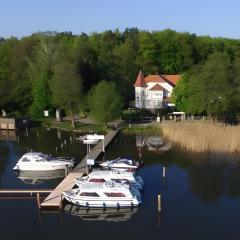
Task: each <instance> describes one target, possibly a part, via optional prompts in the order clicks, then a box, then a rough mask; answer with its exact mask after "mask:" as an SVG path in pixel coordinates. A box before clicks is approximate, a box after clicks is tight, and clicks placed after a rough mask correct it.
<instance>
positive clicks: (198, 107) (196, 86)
mask: <svg viewBox="0 0 240 240" xmlns="http://www.w3.org/2000/svg"><path fill="white" fill-rule="evenodd" d="M239 67H240V60H239V59H238V58H237V59H236V60H235V61H234V62H233V63H231V61H230V57H229V55H228V54H227V53H220V52H216V53H213V54H212V55H210V56H209V58H208V60H207V61H206V62H205V63H204V64H199V65H198V66H196V67H194V68H193V69H192V70H191V71H190V72H188V74H185V75H183V77H182V79H181V80H180V81H179V83H178V84H177V86H176V88H175V89H174V91H173V99H174V101H175V103H176V107H177V108H178V109H179V110H182V111H185V112H187V113H191V114H194V113H203V112H205V113H207V114H208V115H210V116H212V117H213V118H216V117H219V116H224V115H225V116H226V115H236V112H237V110H239V106H240V104H239V100H240V99H239V94H240V88H239V87H240V81H239V80H240V78H239V73H240V72H239V71H240V70H239V69H240V68H239Z"/></svg>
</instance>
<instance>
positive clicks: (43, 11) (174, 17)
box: [0, 0, 240, 39]
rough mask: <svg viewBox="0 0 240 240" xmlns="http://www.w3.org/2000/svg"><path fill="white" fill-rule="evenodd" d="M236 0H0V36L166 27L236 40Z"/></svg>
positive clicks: (239, 8)
mask: <svg viewBox="0 0 240 240" xmlns="http://www.w3.org/2000/svg"><path fill="white" fill-rule="evenodd" d="M239 23H240V1H239V0H0V36H2V37H4V38H8V37H11V36H16V37H18V38H21V37H23V36H28V35H31V34H32V33H34V32H39V31H58V32H62V31H72V33H73V34H81V32H85V33H92V32H102V31H105V30H109V29H111V30H115V29H119V30H120V31H124V29H125V28H127V27H137V28H139V29H140V30H149V31H161V30H164V29H166V28H171V29H173V30H176V31H178V32H190V33H196V34H197V35H209V36H212V37H227V38H237V39H238V38H240V24H239Z"/></svg>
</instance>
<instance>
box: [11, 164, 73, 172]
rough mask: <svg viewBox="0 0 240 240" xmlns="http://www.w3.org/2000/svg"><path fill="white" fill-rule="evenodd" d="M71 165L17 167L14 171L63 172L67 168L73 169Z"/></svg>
mask: <svg viewBox="0 0 240 240" xmlns="http://www.w3.org/2000/svg"><path fill="white" fill-rule="evenodd" d="M71 167H72V165H71V164H59V165H56V164H52V165H51V164H49V165H30V164H29V165H27V164H26V165H25V164H24V165H23V164H21V165H18V164H17V165H16V166H15V167H14V168H13V170H16V171H17V170H18V171H53V170H61V169H66V168H71Z"/></svg>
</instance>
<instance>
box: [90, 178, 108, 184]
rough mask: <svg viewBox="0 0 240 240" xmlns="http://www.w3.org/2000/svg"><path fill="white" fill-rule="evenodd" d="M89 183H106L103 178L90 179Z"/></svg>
mask: <svg viewBox="0 0 240 240" xmlns="http://www.w3.org/2000/svg"><path fill="white" fill-rule="evenodd" d="M89 182H95V183H102V182H106V181H105V180H104V179H103V178H91V179H90V180H89Z"/></svg>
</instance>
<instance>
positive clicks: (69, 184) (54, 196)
mask: <svg viewBox="0 0 240 240" xmlns="http://www.w3.org/2000/svg"><path fill="white" fill-rule="evenodd" d="M82 175H83V173H81V172H75V173H72V172H71V173H69V174H68V175H67V177H66V178H64V179H63V181H62V182H60V183H59V184H58V185H57V187H56V188H55V189H54V190H53V191H52V192H51V193H50V194H49V195H48V196H47V198H45V199H44V201H43V202H42V203H41V207H59V206H60V203H61V200H62V193H63V192H64V191H66V190H69V189H72V188H73V186H74V179H75V178H79V177H82Z"/></svg>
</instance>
